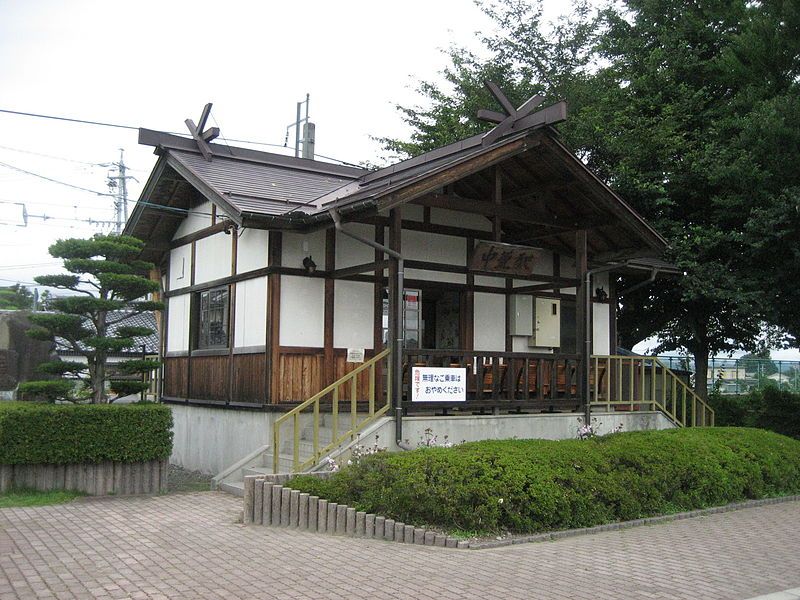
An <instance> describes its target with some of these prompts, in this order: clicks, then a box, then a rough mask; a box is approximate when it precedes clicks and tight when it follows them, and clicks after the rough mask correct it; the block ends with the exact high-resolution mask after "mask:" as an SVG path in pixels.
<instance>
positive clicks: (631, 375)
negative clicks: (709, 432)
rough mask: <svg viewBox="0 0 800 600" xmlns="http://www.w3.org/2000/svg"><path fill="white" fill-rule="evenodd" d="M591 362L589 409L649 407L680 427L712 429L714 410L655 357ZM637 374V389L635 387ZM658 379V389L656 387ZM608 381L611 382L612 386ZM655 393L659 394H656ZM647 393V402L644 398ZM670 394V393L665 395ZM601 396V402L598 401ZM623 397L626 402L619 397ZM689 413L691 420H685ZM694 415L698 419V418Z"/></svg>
mask: <svg viewBox="0 0 800 600" xmlns="http://www.w3.org/2000/svg"><path fill="white" fill-rule="evenodd" d="M592 362H593V373H594V377H593V381H592V382H591V385H590V388H591V389H590V392H591V395H592V402H591V405H592V406H605V407H606V409H607V410H609V411H610V410H611V407H612V406H630V408H631V410H634V409H635V406H636V405H641V404H649V405H650V406H651V408H652V410H660V411H661V412H663V413H664V414H665V415H667V416H668V417H669V418H670V419H672V420H673V421H674V422H675V423H676V424H677V425H680V426H681V427H697V426H701V427H705V426H710V427H713V426H714V409H712V408H711V407H710V406H709V405H708V403H706V402H705V400H703V399H702V398H701V397H700V396H698V395H697V394H696V393H695V392H694V390H692V389H691V388H690V387H689V386H688V385H687V384H686V382H685V381H683V380H682V379H681V378H680V377H678V375H677V374H675V373H674V372H673V371H672V370H671V369H670V368H669V367H667V366H666V365H665V364H664V363H663V362H662V361H660V360H659V359H658V358H657V357H654V356H620V355H608V356H592ZM648 362H649V365H648ZM626 366H627V367H628V368H627V373H626V374H623V372H624V370H625V368H624V367H626ZM601 368H602V369H601ZM659 370H660V374H659ZM637 371H638V381H639V385H638V386H637V385H636V383H637ZM648 371H649V373H650V382H649V390H648V389H647V385H646V380H647V373H648ZM625 375H627V377H628V381H627V384H628V385H627V394H624V388H625V387H626V386H625V381H624V380H623V378H624V376H625ZM603 378H605V381H604V382H603V383H602V384H601V382H600V380H601V379H603ZM659 378H660V380H661V385H660V386H658V385H657V379H659ZM612 379H614V380H615V381H614V382H613V385H612ZM637 388H638V391H639V393H638V394H637ZM659 389H660V394H659V393H658V392H659ZM648 391H649V398H648V397H647V396H648V393H647V392H648ZM670 391H671V393H668V392H670ZM603 394H604V395H605V399H604V400H601V395H603ZM625 395H627V398H624V397H623V396H625ZM659 396H660V399H659ZM679 396H680V397H679ZM679 401H680V406H679ZM687 402H690V403H691V404H690V406H691V411H689V410H688V409H687ZM670 405H671V410H670ZM690 412H691V418H689V413H690ZM698 414H699V415H700V418H698ZM707 417H708V418H707Z"/></svg>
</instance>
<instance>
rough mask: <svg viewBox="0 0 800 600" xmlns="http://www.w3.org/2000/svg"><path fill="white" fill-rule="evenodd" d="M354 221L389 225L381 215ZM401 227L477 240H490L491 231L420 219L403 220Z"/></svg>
mask: <svg viewBox="0 0 800 600" xmlns="http://www.w3.org/2000/svg"><path fill="white" fill-rule="evenodd" d="M353 222H354V223H366V224H368V225H373V224H374V225H381V226H383V227H389V219H388V218H386V217H381V216H378V215H376V216H373V217H359V218H357V219H354V220H353ZM403 229H407V230H409V231H422V232H424V233H436V234H439V235H449V236H453V237H463V238H468V237H472V238H475V239H478V240H491V239H492V232H491V231H483V230H481V229H467V228H464V227H453V226H451V225H439V224H436V223H423V222H421V221H409V220H405V221H403Z"/></svg>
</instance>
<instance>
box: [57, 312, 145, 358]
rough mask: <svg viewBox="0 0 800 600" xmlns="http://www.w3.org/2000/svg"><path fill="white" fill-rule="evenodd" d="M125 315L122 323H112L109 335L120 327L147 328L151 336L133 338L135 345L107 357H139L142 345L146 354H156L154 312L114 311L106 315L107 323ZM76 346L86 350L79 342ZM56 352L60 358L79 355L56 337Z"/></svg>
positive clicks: (61, 339)
mask: <svg viewBox="0 0 800 600" xmlns="http://www.w3.org/2000/svg"><path fill="white" fill-rule="evenodd" d="M125 315H130V316H128V317H127V318H126V319H125V320H124V321H121V322H118V323H113V324H112V325H109V327H108V333H109V335H114V334H115V333H116V331H117V329H118V328H120V327H148V328H150V329H152V330H153V333H152V334H151V335H147V336H143V337H137V338H134V340H135V341H136V344H135V345H134V346H133V347H131V348H129V349H127V350H125V351H123V352H115V353H113V354H110V355H109V356H132V355H135V356H140V355H141V354H142V345H144V347H145V353H146V354H158V351H159V339H158V327H157V326H156V315H155V313H154V312H151V311H148V312H141V313H131V312H128V311H121V310H115V311H111V312H109V313H108V317H107V319H108V321H109V322H112V321H117V320H118V319H120V318H122V317H123V316H125ZM78 345H79V346H80V347H81V348H83V349H86V346H84V345H83V344H81V343H80V342H79V343H78ZM56 351H57V352H58V354H59V355H60V356H76V355H78V354H79V353H78V352H75V351H74V350H72V349H71V348H70V344H69V342H67V340H65V339H63V338H60V337H57V338H56Z"/></svg>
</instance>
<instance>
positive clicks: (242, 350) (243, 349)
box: [233, 345, 267, 356]
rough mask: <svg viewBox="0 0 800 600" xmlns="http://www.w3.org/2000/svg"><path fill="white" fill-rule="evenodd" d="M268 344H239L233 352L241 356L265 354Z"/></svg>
mask: <svg viewBox="0 0 800 600" xmlns="http://www.w3.org/2000/svg"><path fill="white" fill-rule="evenodd" d="M266 349H267V346H266V345H264V346H239V347H238V348H234V349H233V354H234V355H235V356H241V355H243V354H264V352H265V350H266Z"/></svg>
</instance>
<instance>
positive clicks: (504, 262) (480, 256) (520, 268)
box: [469, 242, 543, 277]
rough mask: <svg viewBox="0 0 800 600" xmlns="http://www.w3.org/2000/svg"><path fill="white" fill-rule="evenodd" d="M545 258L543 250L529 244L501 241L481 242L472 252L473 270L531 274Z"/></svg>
mask: <svg viewBox="0 0 800 600" xmlns="http://www.w3.org/2000/svg"><path fill="white" fill-rule="evenodd" d="M542 259H543V256H542V251H541V250H538V249H537V248H529V247H528V246H512V245H511V244H501V243H499V242H479V243H478V245H477V246H475V251H474V252H473V253H472V262H471V263H470V265H469V268H470V269H471V270H472V271H487V272H490V273H504V274H506V275H521V276H527V277H529V276H531V275H533V274H534V266H535V265H536V264H537V263H540V262H541V261H542Z"/></svg>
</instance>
